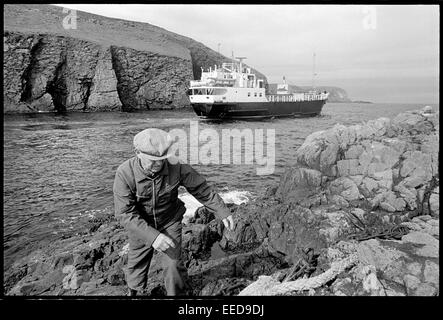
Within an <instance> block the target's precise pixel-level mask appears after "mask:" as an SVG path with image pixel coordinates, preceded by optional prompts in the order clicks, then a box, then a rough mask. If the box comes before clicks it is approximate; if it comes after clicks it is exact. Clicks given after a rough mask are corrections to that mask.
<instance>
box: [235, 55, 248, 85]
mask: <svg viewBox="0 0 443 320" xmlns="http://www.w3.org/2000/svg"><path fill="white" fill-rule="evenodd" d="M235 58H236V59H238V61H239V66H238V67H239V69H240V70H239V73H240V87H243V60H244V59H246V57H235Z"/></svg>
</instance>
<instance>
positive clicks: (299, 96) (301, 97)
mask: <svg viewBox="0 0 443 320" xmlns="http://www.w3.org/2000/svg"><path fill="white" fill-rule="evenodd" d="M327 97H328V94H327V93H318V94H312V93H296V94H269V95H266V98H267V99H268V101H269V102H298V101H318V100H326V98H327Z"/></svg>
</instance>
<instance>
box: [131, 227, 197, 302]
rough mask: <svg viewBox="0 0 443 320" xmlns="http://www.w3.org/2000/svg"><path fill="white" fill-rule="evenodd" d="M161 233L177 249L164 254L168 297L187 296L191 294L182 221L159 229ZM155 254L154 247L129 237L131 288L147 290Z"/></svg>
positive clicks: (171, 249)
mask: <svg viewBox="0 0 443 320" xmlns="http://www.w3.org/2000/svg"><path fill="white" fill-rule="evenodd" d="M159 231H160V232H161V233H163V234H165V235H166V236H168V237H170V238H171V239H172V240H173V241H174V243H175V248H169V249H168V250H166V251H165V252H164V253H163V254H162V262H163V268H164V279H165V288H166V292H167V295H169V296H171V295H186V294H188V293H189V292H188V288H189V282H188V281H189V280H188V273H187V269H186V267H185V266H184V264H183V261H182V257H181V231H182V224H181V221H175V222H173V223H172V224H169V225H167V226H165V227H164V228H162V229H159ZM153 253H154V248H153V247H152V246H147V245H146V244H145V243H143V242H142V241H141V240H140V239H136V238H133V237H131V235H129V252H128V265H127V269H126V282H127V284H128V287H129V288H131V289H134V290H137V291H140V290H142V289H144V288H146V284H147V281H149V280H148V271H149V266H150V263H151V259H152V255H153Z"/></svg>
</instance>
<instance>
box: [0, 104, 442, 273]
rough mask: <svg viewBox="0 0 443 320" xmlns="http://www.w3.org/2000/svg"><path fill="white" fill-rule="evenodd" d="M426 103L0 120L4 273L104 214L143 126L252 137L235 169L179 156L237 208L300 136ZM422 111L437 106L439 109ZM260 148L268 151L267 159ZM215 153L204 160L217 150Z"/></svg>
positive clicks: (269, 177)
mask: <svg viewBox="0 0 443 320" xmlns="http://www.w3.org/2000/svg"><path fill="white" fill-rule="evenodd" d="M425 105H426V104H392V103H390V104H381V103H372V104H367V103H327V104H326V105H325V106H324V107H323V110H322V113H321V115H320V116H317V117H311V118H275V119H267V120H261V121H228V122H225V121H208V120H204V119H199V118H198V117H197V116H196V115H195V114H194V112H193V111H192V110H191V109H179V110H156V111H146V112H134V113H124V112H117V113H115V112H114V113H110V112H98V113H67V114H56V113H37V114H17V115H4V121H3V129H4V131H3V223H4V228H3V237H4V239H3V240H4V241H3V249H4V267H5V268H8V267H9V266H10V265H11V264H12V263H14V262H15V261H17V260H18V259H20V258H22V257H24V256H26V255H27V254H29V253H30V252H32V251H34V250H36V249H39V248H43V247H44V246H46V245H48V244H49V243H51V242H53V241H55V240H57V239H61V238H67V237H70V236H72V235H75V234H77V233H80V232H83V231H84V229H85V222H86V221H88V219H93V218H94V217H95V214H96V213H97V212H112V208H113V193H112V186H113V181H114V176H115V171H116V169H117V167H118V166H119V165H120V164H121V163H122V162H124V161H125V160H126V159H129V158H131V157H132V156H133V155H134V151H133V147H132V141H133V137H134V135H135V134H136V133H138V132H139V131H141V130H143V129H146V128H160V129H163V130H166V131H168V132H170V131H171V130H173V129H180V130H182V131H183V132H185V133H186V134H187V135H190V134H193V135H195V133H196V131H195V130H194V129H195V128H198V132H199V134H201V133H202V132H212V134H214V132H215V133H218V134H219V135H220V137H222V135H223V131H224V130H225V129H228V130H232V129H239V130H246V131H248V132H253V133H254V135H253V137H254V141H250V142H248V143H254V148H248V143H243V144H241V146H236V147H238V148H241V151H242V154H243V158H241V161H240V163H238V161H237V163H232V162H233V160H232V159H233V158H232V159H231V161H230V162H228V163H226V161H225V163H223V161H221V160H220V161H217V160H216V159H213V161H212V162H209V164H207V163H204V164H202V163H199V162H198V161H197V162H195V159H194V162H192V163H191V160H190V153H191V152H189V154H188V158H187V159H188V163H190V164H191V165H192V166H193V167H194V168H195V169H196V170H197V171H198V172H199V173H201V174H202V175H204V176H205V177H206V179H207V181H208V182H209V183H210V184H211V185H212V186H213V187H214V188H215V189H216V190H217V192H219V193H220V195H221V196H222V197H223V199H224V200H225V202H233V203H237V204H240V203H246V202H248V201H250V200H251V199H254V197H256V196H257V195H259V194H261V193H262V192H263V191H264V190H265V188H266V187H267V186H270V185H275V184H277V183H278V182H279V180H280V176H281V175H282V173H283V172H284V171H285V168H287V167H288V166H291V165H293V164H294V161H295V160H294V152H295V151H296V149H297V148H298V147H299V146H300V145H301V144H302V143H303V141H304V140H305V138H306V137H307V136H308V135H309V134H311V133H313V132H316V131H319V130H325V129H328V128H331V127H333V126H334V125H336V124H343V125H353V124H358V123H361V122H364V121H367V120H371V119H377V118H380V117H389V118H392V117H395V116H396V115H397V114H399V113H401V112H404V111H407V110H414V109H419V108H422V107H424V106H425ZM431 106H432V107H433V108H434V110H436V109H438V105H432V104H431ZM192 126H193V127H192ZM191 127H192V128H194V129H191ZM205 129H210V130H205ZM192 130H194V131H192ZM225 131H226V130H225ZM246 131H244V132H246ZM272 132H273V134H274V141H273V142H272ZM255 134H257V135H258V136H260V134H262V137H263V143H262V146H263V149H264V154H263V155H266V156H268V157H267V165H268V167H269V168H271V169H272V170H268V172H266V173H265V174H263V172H261V173H260V172H258V171H260V170H257V169H258V168H260V166H261V167H264V164H263V163H264V162H263V160H264V159H266V157H262V158H261V160H260V161H262V162H260V161H259V158H258V154H256V153H255V152H256V150H257V146H258V147H260V143H258V142H260V140H259V139H258V138H257V139H256V136H255ZM268 139H271V140H268ZM190 140H191V138H190V137H189V141H190ZM220 141H221V138H220ZM189 144H190V142H189ZM202 145H203V144H202ZM268 146H272V147H273V149H269V150H271V151H270V152H269V153H268V149H266V148H267V147H268ZM223 147H224V146H222V143H220V145H219V150H220V151H219V158H220V159H221V158H222V156H223V154H226V149H223ZM249 147H251V146H249ZM193 150H195V149H193ZM214 150H215V149H212V151H211V153H209V154H210V155H212V152H215V151H217V150H215V151H214ZM231 150H232V153H234V151H233V150H234V149H231ZM251 150H252V151H251ZM199 152H202V150H201V149H199ZM248 152H249V153H251V152H252V153H253V155H254V157H253V162H252V163H250V162H249V163H247V161H246V158H247V157H246V156H245V154H247V153H248ZM214 154H215V153H214ZM249 155H250V154H249ZM255 156H257V157H255ZM271 164H272V166H270V165H271ZM269 168H268V169H269ZM271 171H272V172H271ZM259 173H260V174H259ZM180 197H181V198H182V199H183V200H184V201H185V203H186V204H187V208H188V212H187V214H188V213H189V214H192V212H193V211H194V210H195V208H196V207H198V205H199V203H198V202H197V201H196V200H195V199H193V197H192V196H191V195H189V194H188V193H187V192H186V190H185V189H183V190H181V192H180Z"/></svg>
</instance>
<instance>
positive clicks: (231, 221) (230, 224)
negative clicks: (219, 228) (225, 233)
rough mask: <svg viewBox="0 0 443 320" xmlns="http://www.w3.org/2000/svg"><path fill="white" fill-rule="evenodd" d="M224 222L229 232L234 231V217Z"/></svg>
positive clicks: (229, 217)
mask: <svg viewBox="0 0 443 320" xmlns="http://www.w3.org/2000/svg"><path fill="white" fill-rule="evenodd" d="M222 221H223V224H224V225H225V227H226V229H228V230H229V231H232V230H234V219H232V215H231V216H228V217H226V218H224V219H223V220H222Z"/></svg>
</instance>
